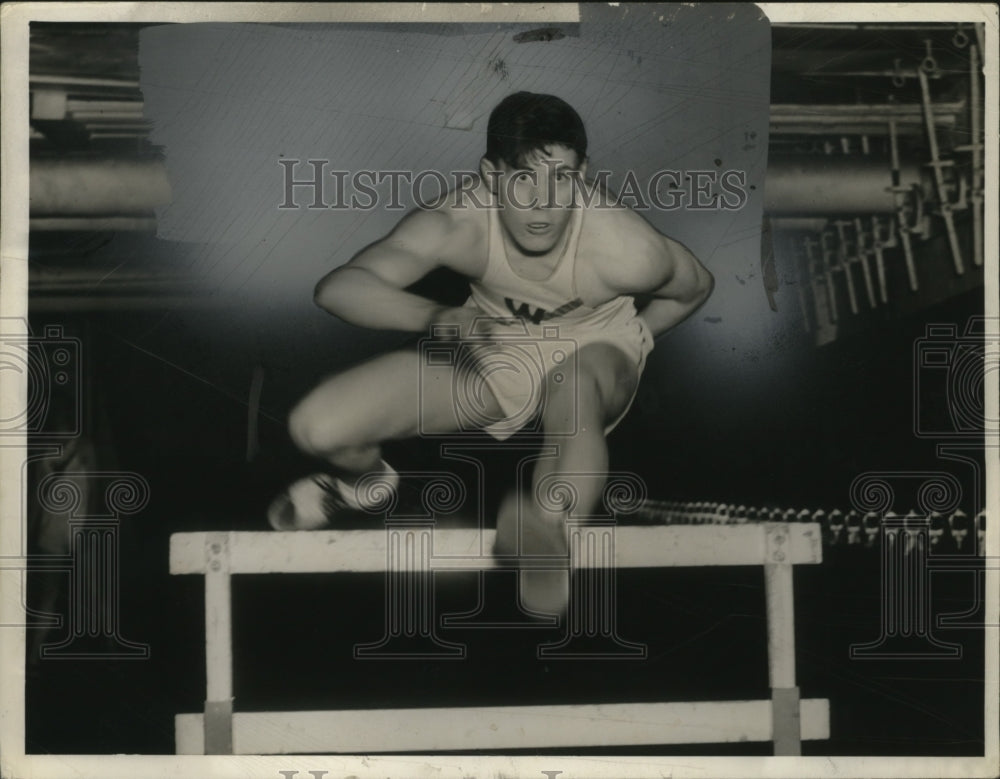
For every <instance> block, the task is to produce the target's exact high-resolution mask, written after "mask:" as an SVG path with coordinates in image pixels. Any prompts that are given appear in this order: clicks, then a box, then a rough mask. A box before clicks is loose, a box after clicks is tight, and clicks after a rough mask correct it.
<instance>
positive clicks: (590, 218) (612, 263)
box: [580, 204, 668, 281]
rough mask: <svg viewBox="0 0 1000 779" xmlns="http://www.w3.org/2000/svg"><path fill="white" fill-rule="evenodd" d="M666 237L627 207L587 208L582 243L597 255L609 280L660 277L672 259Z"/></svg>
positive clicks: (596, 261)
mask: <svg viewBox="0 0 1000 779" xmlns="http://www.w3.org/2000/svg"><path fill="white" fill-rule="evenodd" d="M666 241H667V239H666V237H665V236H664V235H663V234H662V233H661V232H660V231H659V230H657V229H656V228H655V227H653V225H651V224H650V223H649V222H648V221H647V220H646V219H645V217H643V216H642V215H641V214H638V213H636V212H635V211H634V210H632V209H631V208H628V207H627V206H622V205H618V204H610V205H607V206H604V207H601V208H596V207H592V208H589V209H587V215H586V219H584V223H583V227H582V230H581V235H580V245H581V247H582V248H583V249H584V251H585V252H586V253H587V254H588V255H590V256H591V257H593V258H594V261H595V263H597V265H598V267H597V268H595V270H597V271H598V274H599V275H600V276H601V277H602V278H604V279H606V280H609V281H612V280H613V279H614V278H622V279H634V280H636V281H638V280H640V279H641V278H645V277H646V276H650V277H652V276H657V275H660V273H661V270H660V268H661V266H662V265H663V264H664V263H665V262H666V260H667V258H668V248H667V243H666Z"/></svg>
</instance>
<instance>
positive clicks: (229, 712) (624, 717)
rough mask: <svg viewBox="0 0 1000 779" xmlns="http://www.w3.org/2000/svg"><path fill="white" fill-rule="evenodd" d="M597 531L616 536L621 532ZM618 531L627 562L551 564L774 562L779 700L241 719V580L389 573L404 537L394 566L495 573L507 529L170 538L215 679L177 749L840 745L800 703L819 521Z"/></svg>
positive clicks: (825, 704) (773, 682) (773, 647)
mask: <svg viewBox="0 0 1000 779" xmlns="http://www.w3.org/2000/svg"><path fill="white" fill-rule="evenodd" d="M592 530H593V529H590V528H587V527H584V528H583V529H582V530H581V529H580V528H577V531H576V532H583V533H585V534H586V533H588V532H591V531H592ZM597 530H598V531H599V532H603V533H607V531H608V530H609V528H607V527H604V528H598V529H597ZM613 532H614V544H613V546H608V545H607V544H605V545H604V547H603V548H606V549H610V550H611V554H612V557H613V562H612V561H610V560H606V559H603V560H602V559H600V558H597V559H594V558H587V557H586V556H574V555H573V554H572V552H571V554H570V555H569V556H567V557H564V558H553V559H551V560H549V561H548V563H546V562H545V561H544V560H543V561H541V563H542V564H545V565H547V566H548V567H561V568H564V569H565V568H567V567H570V568H572V569H574V570H582V569H587V568H590V569H595V568H606V569H608V570H611V571H612V573H613V570H614V569H615V568H663V567H680V566H687V567H702V566H745V565H762V566H763V567H764V582H765V595H766V606H767V641H768V665H769V672H770V674H769V678H770V686H771V698H770V700H755V701H711V702H707V701H706V702H670V703H643V704H639V703H620V704H597V705H582V704H581V705H551V706H501V707H459V708H453V709H434V708H420V709H388V710H377V711H371V710H341V711H298V712H235V713H234V711H233V681H232V680H233V672H232V660H233V651H232V619H231V596H230V582H231V577H232V576H233V575H234V574H263V573H333V572H384V571H386V570H387V566H388V563H387V548H388V547H393V548H396V549H398V548H401V547H400V541H401V539H402V541H403V546H405V547H406V548H407V549H410V550H415V552H414V553H411V554H404V555H397V556H396V557H395V558H393V562H392V566H393V567H394V569H396V570H398V571H402V572H423V573H426V574H427V575H430V573H431V572H432V571H449V570H450V571H470V570H471V571H476V570H488V569H492V568H497V567H499V566H501V565H503V564H504V563H503V561H498V560H496V559H495V558H494V557H492V556H491V555H489V554H488V553H485V554H484V550H489V549H492V546H493V538H494V531H492V530H487V531H481V530H478V529H469V530H464V529H445V530H434V529H433V523H431V524H426V523H425V524H423V525H420V526H412V525H411V526H409V527H395V528H392V527H390V528H389V531H388V535H387V531H386V530H353V531H352V530H347V531H338V530H332V531H316V532H302V533H272V532H221V533H177V534H174V535H173V536H172V537H171V540H170V571H171V573H173V574H202V575H204V576H205V628H206V633H205V663H206V678H207V696H206V702H205V710H204V713H198V714H180V715H178V716H177V717H176V718H175V731H176V747H177V753H178V754H305V753H329V752H340V753H348V754H354V753H372V752H387V751H391V752H400V751H402V752H432V751H441V750H463V749H469V750H472V749H477V750H482V749H493V750H501V749H518V748H544V747H572V746H590V747H595V746H596V747H601V746H623V745H641V744H699V743H725V742H736V741H772V742H773V743H774V752H775V754H777V755H797V754H800V753H801V741H802V740H803V739H806V740H819V739H826V738H829V701H828V700H826V699H808V700H800V696H799V690H798V687H797V685H796V680H795V626H794V599H793V587H792V566H794V565H796V564H811V563H819V562H821V560H822V546H821V533H820V528H819V526H818V525H816V524H799V523H796V524H787V523H783V522H773V523H771V522H769V523H760V524H746V525H729V526H720V525H700V526H692V525H688V526H658V527H648V526H616V527H614V528H613ZM394 533H395V534H396V535H395V538H394V536H393V534H394ZM570 546H571V550H572V549H574V548H578V547H580V546H581V545H580V544H573V543H571V545H570ZM591 546H593V545H591ZM571 558H572V559H571ZM571 606H572V604H571Z"/></svg>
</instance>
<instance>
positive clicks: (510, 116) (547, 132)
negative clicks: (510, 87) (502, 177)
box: [486, 92, 587, 168]
mask: <svg viewBox="0 0 1000 779" xmlns="http://www.w3.org/2000/svg"><path fill="white" fill-rule="evenodd" d="M553 144H560V145H562V146H567V147H569V148H570V149H572V150H573V151H575V152H576V156H577V158H578V160H579V162H583V161H584V159H586V157H587V131H586V130H584V128H583V120H582V119H581V118H580V115H579V114H578V113H577V112H576V111H575V110H573V107H572V106H571V105H570V104H569V103H567V102H566V101H565V100H562V99H561V98H558V97H556V96H555V95H539V94H535V93H533V92H515V93H514V94H513V95H509V96H508V97H505V98H504V99H503V100H501V101H500V103H499V105H497V107H496V108H494V109H493V112H492V113H491V114H490V121H489V125H488V126H487V128H486V159H488V160H489V161H490V162H492V163H493V164H494V165H497V164H499V163H500V161H501V160H503V161H504V162H506V163H507V164H508V165H510V166H511V167H512V168H520V167H524V164H525V159H526V158H527V156H528V155H529V154H530V153H531V152H533V151H538V150H540V149H545V147H546V146H551V145H553Z"/></svg>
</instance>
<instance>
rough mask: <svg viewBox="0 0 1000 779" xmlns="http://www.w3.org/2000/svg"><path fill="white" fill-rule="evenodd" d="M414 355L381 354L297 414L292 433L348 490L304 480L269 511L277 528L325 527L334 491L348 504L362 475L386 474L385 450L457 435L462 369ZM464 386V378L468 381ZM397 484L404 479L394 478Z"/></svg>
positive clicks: (328, 385)
mask: <svg viewBox="0 0 1000 779" xmlns="http://www.w3.org/2000/svg"><path fill="white" fill-rule="evenodd" d="M423 359H424V357H423V355H422V354H421V353H420V352H418V351H416V350H413V351H399V352H392V353H390V354H385V355H381V356H379V357H376V358H374V359H372V360H369V361H367V362H365V363H363V364H361V365H358V366H356V367H354V368H351V369H349V370H346V371H344V372H343V373H339V374H337V375H336V376H332V377H331V378H329V379H326V380H325V381H323V382H322V383H321V384H320V385H319V386H318V387H316V389H314V390H313V391H312V392H310V393H309V394H308V395H307V396H306V397H305V398H304V399H303V400H302V401H301V402H300V403H299V404H298V405H297V406H296V407H295V408H294V409H293V410H292V412H291V414H290V416H289V432H290V434H291V437H292V440H293V441H294V442H295V444H296V445H297V446H298V447H299V448H300V449H301V450H302V451H303V452H305V453H306V454H310V455H313V456H315V457H318V458H321V459H324V460H327V461H328V462H329V463H330V464H331V465H332V466H334V469H336V472H337V477H338V479H339V480H340V482H341V484H342V485H343V486H342V487H339V488H338V486H337V483H336V480H334V479H333V477H332V476H324V477H323V478H322V479H320V480H317V479H312V478H309V479H302V480H300V481H299V482H296V483H295V484H293V485H292V487H291V488H290V489H289V493H288V495H285V496H279V498H278V499H277V500H276V501H275V503H274V504H272V506H271V508H270V509H269V512H268V519H269V521H270V522H271V524H272V526H274V527H275V528H276V529H283V530H291V529H316V528H318V527H322V526H324V525H325V524H326V522H327V520H328V519H329V517H327V516H326V512H325V510H324V506H323V501H324V495H329V494H330V492H331V489H332V490H333V491H334V492H339V493H340V497H342V498H344V499H345V500H346V502H347V503H348V504H349V505H350V504H351V499H352V495H353V497H354V499H355V500H357V499H358V496H357V495H354V490H353V489H350V488H351V487H352V485H353V484H354V483H355V482H356V481H357V479H358V478H359V477H361V476H362V475H364V474H369V473H373V472H375V473H377V472H383V471H384V470H385V464H384V462H383V460H382V448H381V444H382V443H383V442H384V441H389V440H396V439H403V438H411V437H413V436H416V435H418V434H420V433H448V432H452V431H455V430H458V429H459V427H460V425H461V420H460V419H459V415H458V413H457V407H456V403H455V398H454V393H453V387H455V386H456V385H458V384H459V381H458V380H456V373H455V372H456V370H468V369H467V368H460V367H459V368H456V367H452V366H447V365H426V364H423V363H422V360H423ZM462 380H463V381H464V380H466V379H464V378H463V379H462ZM481 398H482V401H483V403H484V404H485V407H484V408H483V409H479V410H481V411H483V413H485V414H486V415H487V417H489V418H496V419H500V418H501V411H500V407H499V404H498V403H497V402H496V399H495V398H494V396H493V394H492V392H490V391H489V389H488V388H486V387H482V393H481ZM396 478H398V477H396Z"/></svg>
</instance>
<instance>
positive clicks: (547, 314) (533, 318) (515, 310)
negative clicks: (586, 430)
mask: <svg viewBox="0 0 1000 779" xmlns="http://www.w3.org/2000/svg"><path fill="white" fill-rule="evenodd" d="M504 301H505V302H506V303H507V308H508V309H509V310H510V313H512V314H513V315H514V316H516V317H517V318H518V319H527V320H528V321H529V322H532V323H533V324H536V325H537V324H541V322H542V320H544V319H552V317H554V316H562V315H563V314H566V313H569V312H570V311H572V310H573V309H574V308H579V307H580V306H582V305H583V301H582V300H580V299H579V298H577V299H576V300H571V301H570V302H569V303H565V304H564V305H561V306H559V308H557V309H556V310H555V311H546V310H545V309H544V308H536V309H535V310H534V311H532V310H531V306H529V305H528V304H527V303H518V302H517V301H515V300H511V299H510V298H504Z"/></svg>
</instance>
